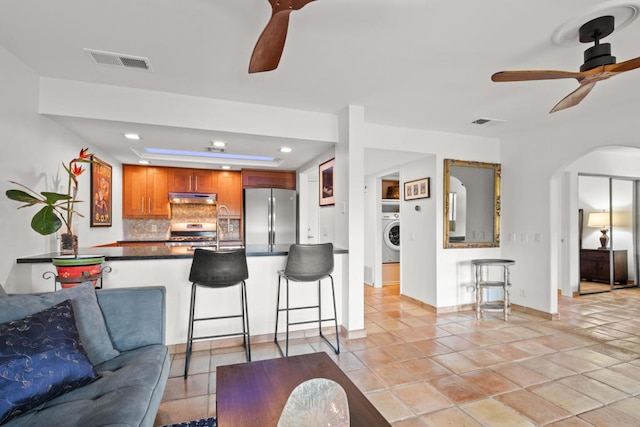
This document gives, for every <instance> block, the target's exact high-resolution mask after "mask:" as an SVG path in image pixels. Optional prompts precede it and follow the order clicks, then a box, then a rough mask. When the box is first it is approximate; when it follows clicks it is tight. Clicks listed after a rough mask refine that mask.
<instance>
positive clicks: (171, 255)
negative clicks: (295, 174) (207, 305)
mask: <svg viewBox="0 0 640 427" xmlns="http://www.w3.org/2000/svg"><path fill="white" fill-rule="evenodd" d="M237 246H238V245H237V243H235V242H234V243H231V244H225V243H223V242H221V243H220V249H221V250H224V249H225V248H228V249H232V248H236V247H237ZM203 249H209V250H215V248H213V247H203ZM246 251H247V257H258V256H283V255H287V254H288V253H289V245H276V246H275V247H274V248H273V250H269V247H268V245H247V247H246ZM78 253H79V255H103V256H104V257H105V260H106V261H141V260H154V259H180V258H193V249H192V248H191V247H189V246H153V245H149V246H129V247H127V246H123V247H112V246H111V247H99V248H80V250H79V251H78ZM334 253H335V254H346V253H348V252H347V250H346V249H340V248H335V249H334ZM58 255H60V254H59V253H57V252H51V253H47V254H42V255H32V256H27V257H22V258H18V259H17V260H16V262H17V263H18V264H37V263H51V262H52V261H53V258H54V257H56V256H58Z"/></svg>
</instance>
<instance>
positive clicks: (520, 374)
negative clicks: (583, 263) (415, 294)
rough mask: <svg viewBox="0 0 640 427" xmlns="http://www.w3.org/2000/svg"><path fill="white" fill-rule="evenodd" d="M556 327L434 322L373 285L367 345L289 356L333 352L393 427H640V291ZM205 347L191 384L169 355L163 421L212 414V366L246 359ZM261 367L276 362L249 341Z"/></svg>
mask: <svg viewBox="0 0 640 427" xmlns="http://www.w3.org/2000/svg"><path fill="white" fill-rule="evenodd" d="M558 305H559V318H558V320H545V319H542V318H540V317H536V316H532V315H528V314H524V313H521V312H517V311H514V312H513V313H512V316H511V317H510V318H509V321H508V322H504V321H503V320H501V318H500V316H499V314H496V315H491V314H485V317H484V318H483V319H481V320H479V321H477V320H476V319H475V316H474V313H472V312H459V313H449V314H440V315H436V314H434V313H431V312H429V311H428V310H425V309H423V308H420V307H418V306H416V305H415V304H412V303H410V302H406V301H403V300H401V299H400V298H399V296H398V286H385V287H384V288H382V289H375V288H372V287H369V286H365V327H366V331H367V337H366V338H362V339H352V340H347V339H344V338H341V349H342V351H341V353H340V355H335V354H334V353H333V352H331V351H330V349H329V348H328V347H327V346H326V344H324V343H323V341H322V340H321V339H320V338H319V337H312V338H303V339H298V340H295V341H294V342H292V346H291V347H290V354H304V353H309V352H315V351H326V352H327V353H329V354H330V355H331V357H332V358H333V359H334V360H335V361H336V363H337V364H338V365H339V366H340V367H341V368H342V369H343V370H344V371H345V372H346V373H347V375H348V376H349V377H350V378H351V379H352V380H353V382H354V383H355V384H357V385H358V387H359V388H360V389H361V390H362V391H363V392H364V393H365V395H366V396H367V397H368V398H369V399H370V400H371V402H373V404H374V405H375V406H376V407H377V408H378V409H379V410H380V412H381V413H382V414H383V415H384V416H385V418H387V419H388V420H389V421H390V422H391V423H392V424H393V425H394V426H402V427H410V426H508V427H513V426H533V425H544V426H558V427H560V426H562V427H570V426H576V427H579V426H603V427H605V426H606V427H610V426H616V427H623V426H640V396H639V395H640V289H637V288H634V289H625V290H619V291H615V292H610V293H602V294H593V295H588V296H580V297H577V298H564V297H560V298H559V304H558ZM208 346H209V343H207V342H204V343H198V347H197V349H198V350H199V351H196V352H194V353H193V355H192V360H191V368H190V375H189V378H188V380H186V381H185V380H183V378H182V374H183V370H184V353H183V352H182V353H180V351H181V350H182V351H184V350H183V348H184V346H178V347H177V348H176V349H174V351H173V354H172V366H171V374H170V378H169V382H168V384H167V388H166V391H165V394H164V397H163V402H162V404H161V406H160V411H159V413H158V416H157V418H156V425H157V426H159V425H163V424H169V423H176V422H182V421H186V420H190V419H198V418H204V417H206V416H215V393H216V377H215V375H216V367H217V366H220V365H225V364H231V363H240V362H244V353H243V350H242V348H241V347H233V348H225V349H209V348H208ZM252 356H253V360H263V359H269V358H274V357H279V353H278V351H277V349H276V347H275V345H274V344H272V343H261V344H254V345H252Z"/></svg>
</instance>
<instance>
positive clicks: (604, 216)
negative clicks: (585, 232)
mask: <svg viewBox="0 0 640 427" xmlns="http://www.w3.org/2000/svg"><path fill="white" fill-rule="evenodd" d="M609 216H610V215H609V212H591V213H590V214H589V221H588V223H587V226H589V227H598V228H600V232H601V233H602V236H600V247H599V248H598V249H607V243H608V242H609V236H607V231H608V230H609V225H610V222H609V220H610V218H609Z"/></svg>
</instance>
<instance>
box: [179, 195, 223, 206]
mask: <svg viewBox="0 0 640 427" xmlns="http://www.w3.org/2000/svg"><path fill="white" fill-rule="evenodd" d="M216 196H217V195H216V194H212V193H169V203H172V204H175V205H187V204H192V205H193V204H195V205H215V204H216Z"/></svg>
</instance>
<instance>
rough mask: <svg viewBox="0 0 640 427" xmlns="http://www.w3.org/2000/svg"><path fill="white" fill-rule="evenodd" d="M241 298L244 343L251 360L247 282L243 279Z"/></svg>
mask: <svg viewBox="0 0 640 427" xmlns="http://www.w3.org/2000/svg"><path fill="white" fill-rule="evenodd" d="M240 299H241V305H242V345H243V347H244V350H245V354H246V355H247V361H249V362H251V334H250V333H249V303H248V301H247V284H246V283H245V282H244V281H242V284H241V285H240Z"/></svg>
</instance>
